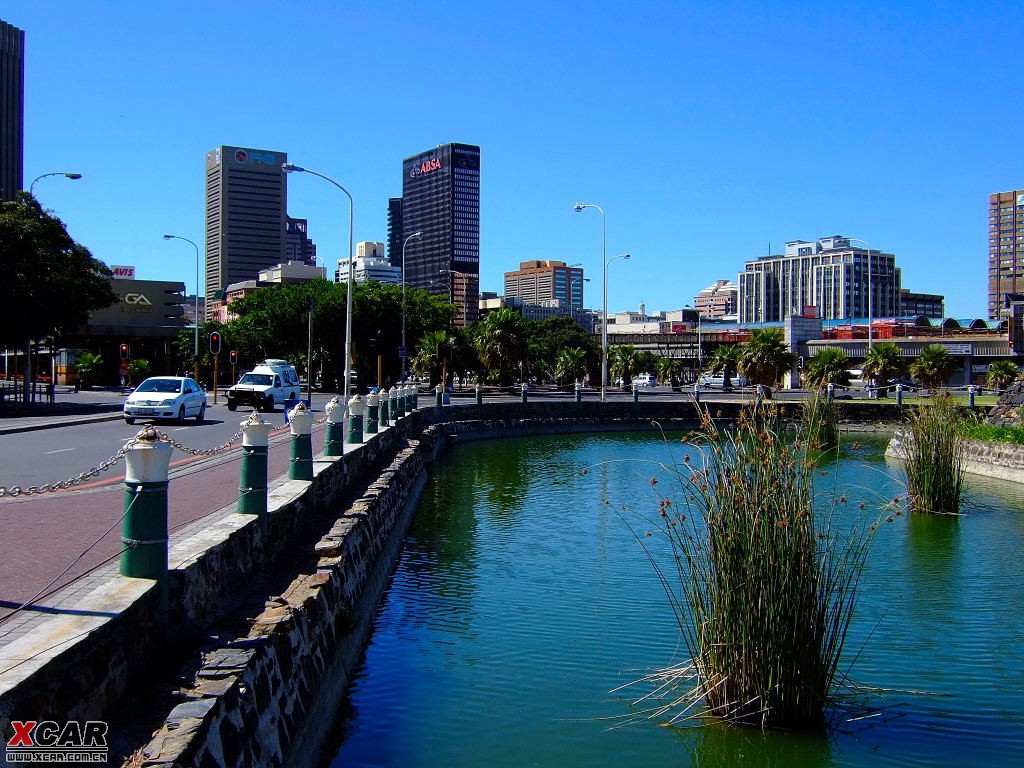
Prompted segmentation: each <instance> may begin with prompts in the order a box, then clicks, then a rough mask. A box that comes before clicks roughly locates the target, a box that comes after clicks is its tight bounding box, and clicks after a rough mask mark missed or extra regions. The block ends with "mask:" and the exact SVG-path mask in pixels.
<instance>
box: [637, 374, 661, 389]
mask: <svg viewBox="0 0 1024 768" xmlns="http://www.w3.org/2000/svg"><path fill="white" fill-rule="evenodd" d="M633 382H634V383H635V384H636V385H637V386H638V387H654V386H657V384H658V382H657V381H655V380H654V377H653V376H652V375H651V374H649V373H640V374H637V375H636V376H634V377H633Z"/></svg>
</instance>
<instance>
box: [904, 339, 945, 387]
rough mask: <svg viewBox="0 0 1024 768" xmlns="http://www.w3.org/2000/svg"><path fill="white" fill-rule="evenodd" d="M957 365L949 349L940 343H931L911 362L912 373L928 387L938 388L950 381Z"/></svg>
mask: <svg viewBox="0 0 1024 768" xmlns="http://www.w3.org/2000/svg"><path fill="white" fill-rule="evenodd" d="M955 365H956V363H955V362H954V361H953V356H952V355H950V354H949V350H947V349H946V348H945V347H942V346H939V345H938V344H929V345H928V346H927V347H925V348H924V349H922V350H921V354H920V355H919V356H918V358H917V360H915V361H914V362H913V363H911V364H910V375H911V376H913V377H914V378H915V379H917V380H918V381H920V382H921V384H923V385H924V386H925V387H927V388H928V389H938V388H939V387H941V386H942V385H943V384H945V383H946V382H947V381H949V377H950V375H951V374H952V373H953V368H954V367H955Z"/></svg>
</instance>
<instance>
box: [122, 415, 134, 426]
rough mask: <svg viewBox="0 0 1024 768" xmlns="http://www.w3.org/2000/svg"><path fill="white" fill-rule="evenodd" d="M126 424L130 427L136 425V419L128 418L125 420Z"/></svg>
mask: <svg viewBox="0 0 1024 768" xmlns="http://www.w3.org/2000/svg"><path fill="white" fill-rule="evenodd" d="M124 423H125V424H127V425H128V426H129V427H130V426H131V425H132V424H134V423H135V419H129V418H127V417H126V418H125V420H124Z"/></svg>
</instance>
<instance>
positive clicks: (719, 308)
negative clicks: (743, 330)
mask: <svg viewBox="0 0 1024 768" xmlns="http://www.w3.org/2000/svg"><path fill="white" fill-rule="evenodd" d="M739 293H740V289H739V288H738V287H737V286H736V284H735V283H733V282H732V281H731V280H715V284H714V285H709V286H708V287H707V288H705V289H704V290H703V291H701V292H700V293H698V294H697V295H696V296H694V297H693V306H694V308H695V309H696V310H697V312H698V313H699V314H700V316H701V317H702V318H704V319H705V320H721V319H724V318H733V319H735V318H736V305H737V302H738V300H739Z"/></svg>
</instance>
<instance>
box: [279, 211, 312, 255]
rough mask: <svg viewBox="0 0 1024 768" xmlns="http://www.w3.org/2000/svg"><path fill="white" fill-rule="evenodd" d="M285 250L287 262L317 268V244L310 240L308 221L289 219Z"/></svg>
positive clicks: (286, 223)
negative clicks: (296, 262) (295, 262)
mask: <svg viewBox="0 0 1024 768" xmlns="http://www.w3.org/2000/svg"><path fill="white" fill-rule="evenodd" d="M284 248H285V254H284V256H285V260H286V261H298V262H301V263H302V264H307V265H309V266H311V267H315V266H316V243H314V242H313V241H312V240H310V239H309V222H308V221H307V220H306V219H293V218H292V217H291V216H289V217H287V219H286V220H285V244H284Z"/></svg>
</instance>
